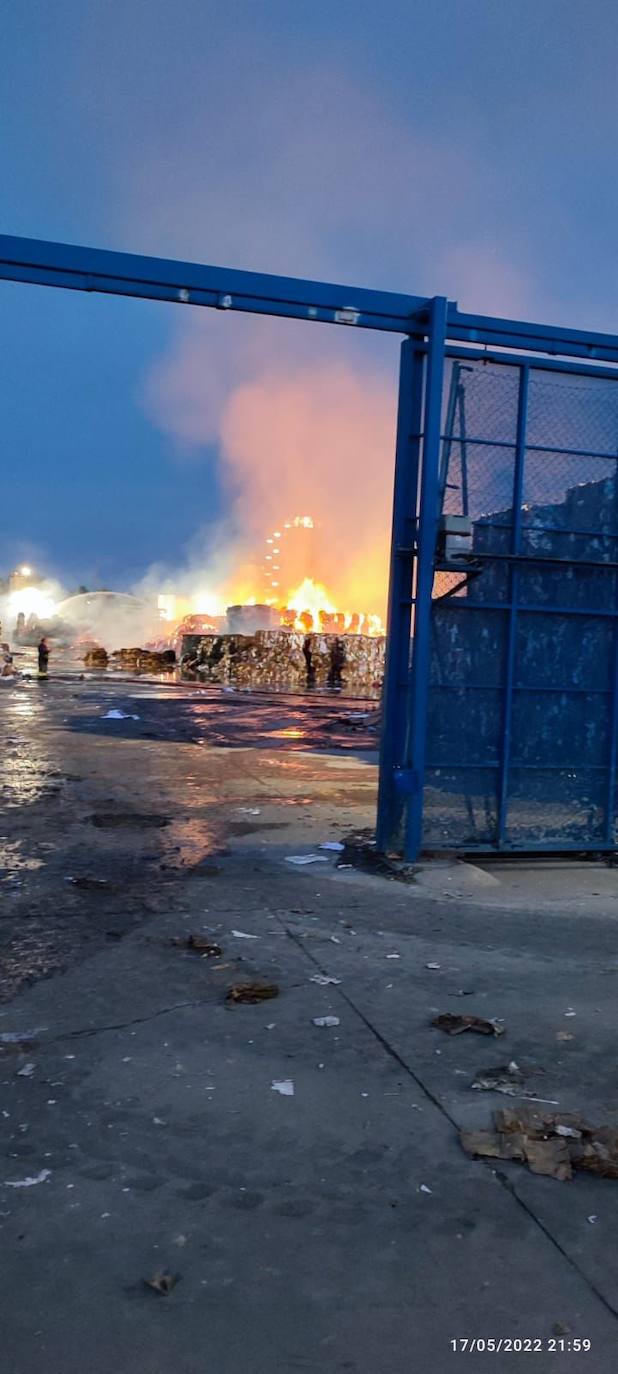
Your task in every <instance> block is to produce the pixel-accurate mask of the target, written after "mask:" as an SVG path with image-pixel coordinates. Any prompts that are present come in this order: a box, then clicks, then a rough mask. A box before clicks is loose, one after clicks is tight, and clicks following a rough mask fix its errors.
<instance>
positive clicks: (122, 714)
mask: <svg viewBox="0 0 618 1374" xmlns="http://www.w3.org/2000/svg"><path fill="white" fill-rule="evenodd" d="M103 720H139V716H131V715H128V714H127V712H126V711H115V710H114V711H105V712H104V714H103Z"/></svg>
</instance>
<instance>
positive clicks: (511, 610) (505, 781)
mask: <svg viewBox="0 0 618 1374" xmlns="http://www.w3.org/2000/svg"><path fill="white" fill-rule="evenodd" d="M529 375H530V369H529V367H528V364H527V363H523V364H522V366H521V370H520V374H519V400H518V407H517V432H516V437H515V463H514V468H513V511H512V525H511V553H512V554H518V553H519V549H520V544H521V503H522V495H523V486H524V467H525V461H526V428H527V424H528V381H529ZM518 591H519V576H518V567H517V564H516V563H514V564H513V565H512V567H511V571H510V574H509V600H508V604H507V605H506V606H505V610H506V611H507V612H508V614H509V623H508V631H507V642H506V658H505V668H504V689H503V690H504V707H503V711H502V735H501V739H500V784H499V791H498V824H497V835H496V844H497V847H498V849H503V848H504V843H505V838H506V819H507V811H508V792H509V765H510V762H511V759H510V753H511V733H512V724H513V686H514V682H515V660H516V656H517V610H518V606H517V597H518Z"/></svg>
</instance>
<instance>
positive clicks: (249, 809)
mask: <svg viewBox="0 0 618 1374" xmlns="http://www.w3.org/2000/svg"><path fill="white" fill-rule="evenodd" d="M236 810H237V811H240V812H242V814H243V816H259V815H260V808H259V806H237V807H236Z"/></svg>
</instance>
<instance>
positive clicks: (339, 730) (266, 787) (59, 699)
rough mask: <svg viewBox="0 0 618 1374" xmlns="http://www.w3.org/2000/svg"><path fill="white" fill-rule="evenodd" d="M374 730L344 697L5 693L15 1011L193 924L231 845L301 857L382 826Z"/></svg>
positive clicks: (3, 884) (74, 689)
mask: <svg viewBox="0 0 618 1374" xmlns="http://www.w3.org/2000/svg"><path fill="white" fill-rule="evenodd" d="M112 708H113V709H114V710H117V711H119V712H121V713H122V715H121V717H120V718H105V717H106V716H107V712H108V711H109V710H110V709H112ZM134 716H137V717H138V719H137V720H135V719H133V718H132V717H134ZM125 717H129V718H128V719H127V718H125ZM370 723H371V722H370V720H367V719H365V718H364V717H363V716H362V714H361V713H359V710H358V703H355V702H352V703H346V702H345V701H343V700H341V699H340V698H336V697H335V698H333V699H332V700H326V699H324V698H321V699H320V700H319V701H318V700H310V701H307V700H306V699H298V698H296V699H289V698H286V697H284V696H276V697H272V696H259V695H257V694H244V693H242V694H241V693H238V694H233V693H223V692H215V691H212V692H208V693H205V692H204V693H202V692H201V693H200V694H199V697H196V694H195V693H193V692H191V691H190V690H187V689H173V688H172V689H169V688H164V687H158V686H157V685H156V684H154V683H152V682H151V683H149V684H144V685H143V686H141V685H140V686H138V685H136V684H133V683H131V684H129V683H126V682H125V683H123V682H120V681H116V682H113V683H110V682H109V679H108V680H106V681H105V682H101V683H94V682H92V681H87V680H84V681H80V680H79V679H78V678H76V677H73V678H69V679H64V680H58V679H54V677H53V675H52V677H51V678H50V679H49V681H47V682H38V681H37V680H36V679H33V680H32V681H30V682H22V683H21V684H20V685H19V686H16V687H11V688H9V689H5V691H4V692H3V693H2V694H1V695H0V751H1V757H2V763H3V768H2V776H1V779H0V787H1V789H2V790H1V791H0V892H1V893H2V899H1V901H0V1001H2V1000H6V999H7V998H10V997H11V996H13V995H14V994H15V992H16V991H18V990H19V988H20V987H21V986H23V985H24V984H26V983H28V982H32V981H34V980H36V979H38V978H41V977H44V976H47V975H48V974H49V973H51V972H53V971H54V970H58V969H61V968H63V967H66V966H67V965H68V964H69V963H71V962H73V961H74V960H76V959H82V958H84V957H86V955H88V954H91V953H95V952H96V951H97V950H99V949H100V948H101V947H102V946H104V945H105V943H106V941H108V940H116V939H121V938H122V937H123V936H124V935H125V934H127V933H128V932H129V931H130V930H131V929H133V928H134V927H135V925H136V924H138V923H141V922H143V921H144V920H147V919H148V917H149V915H150V914H153V913H156V912H157V911H159V910H163V909H167V907H168V905H169V903H170V901H172V900H173V902H174V908H175V909H178V911H179V912H182V911H183V910H185V911H186V912H187V913H190V912H191V910H192V906H191V903H192V897H191V893H192V891H193V887H192V882H191V879H192V877H193V875H200V876H206V877H210V876H211V874H212V876H213V877H215V876H216V874H217V873H218V871H219V864H220V862H222V860H223V856H224V855H225V853H226V851H227V850H228V848H229V846H233V847H238V846H241V847H242V848H243V849H247V850H250V849H251V848H252V847H255V846H258V847H259V846H263V845H265V844H274V845H275V846H279V848H282V847H287V846H290V847H291V848H292V850H295V849H297V848H298V845H299V844H303V843H309V844H312V843H315V842H317V840H318V839H322V838H324V837H325V836H326V837H327V838H328V837H329V836H331V835H332V833H333V832H336V833H340V832H341V831H342V829H344V828H345V827H346V826H347V827H348V828H350V827H351V826H353V825H355V824H356V823H357V821H358V823H361V824H367V819H368V818H369V820H370V819H371V809H372V807H373V799H374V789H375V769H374V768H373V767H369V768H368V767H367V766H366V765H367V764H368V763H371V764H373V763H374V760H375V751H376V747H377V732H376V731H375V730H372V729H371V728H369V727H370Z"/></svg>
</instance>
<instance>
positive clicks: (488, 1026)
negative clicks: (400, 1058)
mask: <svg viewBox="0 0 618 1374" xmlns="http://www.w3.org/2000/svg"><path fill="white" fill-rule="evenodd" d="M387 957H388V956H387ZM431 1024H432V1026H436V1027H437V1029H438V1030H443V1031H446V1033H447V1035H461V1034H462V1032H463V1031H477V1032H478V1034H479V1035H504V1031H505V1029H506V1027H505V1026H501V1025H500V1023H499V1022H498V1021H496V1020H488V1021H486V1020H485V1018H484V1017H483V1016H456V1015H455V1013H454V1012H452V1011H445V1012H443V1014H442V1016H434V1019H433V1021H432V1023H431Z"/></svg>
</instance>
